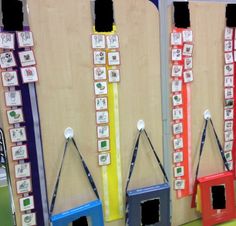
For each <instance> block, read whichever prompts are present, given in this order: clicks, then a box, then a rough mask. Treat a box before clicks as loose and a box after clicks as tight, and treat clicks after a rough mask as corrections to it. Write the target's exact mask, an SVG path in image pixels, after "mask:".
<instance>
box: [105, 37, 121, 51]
mask: <svg viewBox="0 0 236 226" xmlns="http://www.w3.org/2000/svg"><path fill="white" fill-rule="evenodd" d="M106 39H107V48H108V49H118V48H119V47H120V44H119V37H118V35H107V36H106Z"/></svg>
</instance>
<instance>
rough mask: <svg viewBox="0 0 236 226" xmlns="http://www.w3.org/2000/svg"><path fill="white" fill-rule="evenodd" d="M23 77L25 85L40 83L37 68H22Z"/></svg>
mask: <svg viewBox="0 0 236 226" xmlns="http://www.w3.org/2000/svg"><path fill="white" fill-rule="evenodd" d="M20 70H21V76H22V80H23V83H30V82H37V81H38V73H37V69H36V67H35V66H33V67H22V68H21V69H20Z"/></svg>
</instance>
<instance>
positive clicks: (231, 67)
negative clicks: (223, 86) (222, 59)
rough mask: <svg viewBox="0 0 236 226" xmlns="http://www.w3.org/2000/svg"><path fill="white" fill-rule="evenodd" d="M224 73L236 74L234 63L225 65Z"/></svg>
mask: <svg viewBox="0 0 236 226" xmlns="http://www.w3.org/2000/svg"><path fill="white" fill-rule="evenodd" d="M224 75H225V76H228V75H234V64H226V65H225V66H224Z"/></svg>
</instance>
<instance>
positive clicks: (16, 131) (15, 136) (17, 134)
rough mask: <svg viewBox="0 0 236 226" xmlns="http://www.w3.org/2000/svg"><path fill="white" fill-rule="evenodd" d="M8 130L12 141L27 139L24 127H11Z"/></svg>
mask: <svg viewBox="0 0 236 226" xmlns="http://www.w3.org/2000/svg"><path fill="white" fill-rule="evenodd" d="M9 131H10V137H11V142H12V143H17V142H24V141H26V140H27V137H26V130H25V127H18V128H13V129H10V130H9Z"/></svg>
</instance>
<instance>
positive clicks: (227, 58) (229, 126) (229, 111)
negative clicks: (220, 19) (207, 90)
mask: <svg viewBox="0 0 236 226" xmlns="http://www.w3.org/2000/svg"><path fill="white" fill-rule="evenodd" d="M235 38H236V35H235V28H229V27H226V28H225V33H224V62H225V65H224V152H225V158H226V160H227V162H228V166H229V169H231V170H233V169H234V175H235V176H236V171H235V169H236V167H235V161H233V160H234V159H235V157H236V155H235V151H234V152H233V150H235V148H236V142H235V139H234V134H235V133H236V125H235V117H234V116H235V114H236V112H235V111H236V109H235V106H234V102H235V91H236V90H235V87H236V83H235V82H236V81H235V66H236V64H235V62H236V52H235V51H236V43H235V42H236V41H235Z"/></svg>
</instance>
